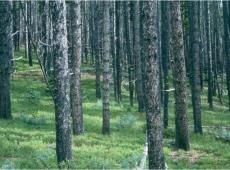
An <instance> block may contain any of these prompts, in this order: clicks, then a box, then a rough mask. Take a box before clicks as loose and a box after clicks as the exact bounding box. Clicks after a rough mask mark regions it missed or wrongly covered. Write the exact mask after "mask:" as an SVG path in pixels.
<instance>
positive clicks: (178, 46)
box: [170, 1, 189, 150]
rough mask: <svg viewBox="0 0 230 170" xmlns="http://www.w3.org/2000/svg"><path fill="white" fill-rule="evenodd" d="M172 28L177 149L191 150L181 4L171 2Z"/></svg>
mask: <svg viewBox="0 0 230 170" xmlns="http://www.w3.org/2000/svg"><path fill="white" fill-rule="evenodd" d="M170 7H171V9H170V13H171V26H172V55H173V64H172V67H173V70H172V71H173V84H174V87H175V94H174V96H175V101H176V147H177V148H181V149H184V150H188V149H189V135H188V120H187V101H186V100H187V94H186V89H187V88H186V70H185V56H184V41H183V29H182V20H181V10H180V2H179V1H173V2H170Z"/></svg>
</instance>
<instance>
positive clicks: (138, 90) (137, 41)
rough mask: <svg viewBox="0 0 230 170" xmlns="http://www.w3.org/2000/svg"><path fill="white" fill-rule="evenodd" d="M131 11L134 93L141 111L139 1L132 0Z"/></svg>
mask: <svg viewBox="0 0 230 170" xmlns="http://www.w3.org/2000/svg"><path fill="white" fill-rule="evenodd" d="M132 3H133V4H134V5H133V8H134V9H133V11H131V12H133V13H134V24H133V26H134V31H133V44H134V45H133V46H134V48H133V57H134V59H135V76H136V81H135V82H136V83H135V85H136V93H137V101H138V111H139V112H143V111H144V110H145V106H144V93H143V89H142V72H141V55H140V52H141V51H140V48H141V46H140V37H139V36H140V14H139V11H140V10H139V2H138V1H133V2H132Z"/></svg>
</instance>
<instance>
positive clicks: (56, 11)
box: [52, 0, 72, 163]
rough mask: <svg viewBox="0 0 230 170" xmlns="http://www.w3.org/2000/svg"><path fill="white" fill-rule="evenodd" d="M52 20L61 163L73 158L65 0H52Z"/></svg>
mask: <svg viewBox="0 0 230 170" xmlns="http://www.w3.org/2000/svg"><path fill="white" fill-rule="evenodd" d="M52 22H53V56H54V77H55V79H54V80H55V81H54V104H55V119H56V153H57V161H58V163H61V162H63V161H66V160H70V159H72V149H71V127H70V125H71V119H70V98H69V93H70V86H69V71H68V45H67V28H66V5H65V1H64V0H60V1H54V2H52Z"/></svg>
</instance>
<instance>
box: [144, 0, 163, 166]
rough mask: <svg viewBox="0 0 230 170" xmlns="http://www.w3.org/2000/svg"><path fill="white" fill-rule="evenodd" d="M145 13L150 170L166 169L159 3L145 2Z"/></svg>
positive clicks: (146, 99) (146, 93)
mask: <svg viewBox="0 0 230 170" xmlns="http://www.w3.org/2000/svg"><path fill="white" fill-rule="evenodd" d="M143 12H144V20H143V23H144V24H143V25H144V37H143V38H144V39H143V42H144V49H145V51H144V57H145V59H146V60H145V61H146V63H145V66H146V70H147V71H146V72H145V77H144V81H145V82H144V83H145V108H146V121H147V134H148V156H149V169H165V160H164V153H163V146H162V145H163V144H162V140H163V137H162V124H161V120H160V81H159V78H160V73H159V55H158V54H157V48H158V46H157V42H158V37H157V23H156V21H157V20H156V18H157V2H156V1H145V2H143Z"/></svg>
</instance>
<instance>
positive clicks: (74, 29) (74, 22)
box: [70, 0, 84, 135]
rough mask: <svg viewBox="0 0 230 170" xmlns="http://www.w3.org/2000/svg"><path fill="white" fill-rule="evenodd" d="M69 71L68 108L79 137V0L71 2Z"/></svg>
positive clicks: (80, 128) (81, 127)
mask: <svg viewBox="0 0 230 170" xmlns="http://www.w3.org/2000/svg"><path fill="white" fill-rule="evenodd" d="M70 8H71V9H70V11H71V12H70V15H71V33H70V34H71V35H72V36H71V42H72V51H71V56H70V60H71V71H72V73H71V74H72V75H71V78H70V106H71V115H72V119H73V133H74V134H77V135H80V134H82V133H83V132H84V128H83V110H82V98H81V82H80V81H81V15H80V14H81V8H80V0H75V1H71V6H70Z"/></svg>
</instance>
